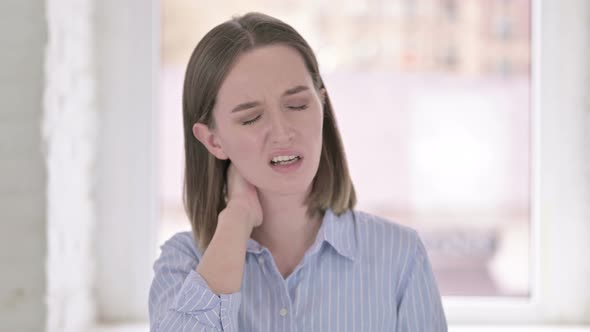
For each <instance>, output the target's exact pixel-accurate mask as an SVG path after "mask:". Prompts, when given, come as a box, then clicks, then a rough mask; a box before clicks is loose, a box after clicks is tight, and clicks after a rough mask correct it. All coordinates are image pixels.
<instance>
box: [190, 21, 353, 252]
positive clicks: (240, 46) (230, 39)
mask: <svg viewBox="0 0 590 332" xmlns="http://www.w3.org/2000/svg"><path fill="white" fill-rule="evenodd" d="M271 44H283V45H287V46H290V47H293V48H294V49H295V50H297V51H298V52H299V54H300V55H301V56H302V57H303V60H304V61H305V65H306V67H307V70H308V71H309V74H310V75H311V77H312V80H313V82H314V85H315V88H316V89H317V90H318V91H319V89H321V88H324V89H325V85H324V83H323V81H322V78H321V77H320V72H319V68H318V63H317V60H316V58H315V55H314V53H313V51H312V49H311V47H310V46H309V45H308V44H307V42H306V41H305V40H304V39H303V37H301V35H299V33H297V31H295V29H293V28H292V27H291V26H289V25H288V24H286V23H284V22H282V21H280V20H278V19H275V18H273V17H270V16H268V15H264V14H261V13H248V14H246V15H244V16H241V17H234V18H232V19H231V20H229V21H227V22H224V23H222V24H220V25H218V26H216V27H215V28H213V29H212V30H211V31H209V32H208V33H207V34H206V35H205V37H203V39H202V40H201V41H200V42H199V43H198V44H197V46H196V47H195V50H194V51H193V53H192V55H191V58H190V60H189V63H188V66H187V69H186V75H185V80H184V92H183V100H182V108H183V121H184V150H185V163H186V164H185V165H186V166H185V174H184V207H185V210H186V213H187V215H188V217H189V219H190V222H191V226H192V230H193V237H194V239H195V242H196V243H197V244H198V246H199V248H200V249H201V250H202V251H203V252H204V250H205V249H206V248H207V246H208V245H209V243H210V241H211V238H212V237H213V234H214V233H215V229H216V227H217V217H218V214H219V213H220V212H221V211H222V210H223V209H224V208H225V206H226V201H225V191H226V187H225V181H226V171H227V168H228V166H229V160H220V159H217V158H216V157H215V156H214V155H213V154H211V153H209V151H208V150H207V149H206V148H205V146H204V145H203V144H201V142H199V141H198V140H197V139H196V138H195V137H194V136H193V130H192V128H193V125H194V124H195V123H197V122H200V123H203V124H205V125H207V126H208V127H209V128H215V123H214V117H213V107H214V105H215V99H216V96H217V93H218V91H219V89H220V87H221V84H222V82H223V80H224V78H225V76H226V75H227V73H228V72H229V69H230V67H231V65H232V64H233V63H234V62H235V61H236V59H237V58H238V57H239V56H240V55H241V54H243V53H244V52H247V51H248V50H251V49H253V48H255V47H260V46H265V45H271ZM305 204H306V205H307V207H308V209H307V214H308V216H312V215H313V214H314V212H317V211H318V210H321V211H325V210H326V209H327V208H331V209H332V211H333V212H334V213H335V214H336V215H340V214H341V213H343V212H345V211H346V210H348V209H353V208H354V206H355V204H356V194H355V190H354V186H353V184H352V181H351V179H350V175H349V172H348V165H347V162H346V156H345V153H344V147H343V144H342V140H341V138H340V133H339V132H338V127H337V125H336V119H335V118H334V114H333V111H332V105H331V103H330V98H329V97H328V94H327V91H326V98H325V101H324V120H323V137H322V152H321V157H320V164H319V168H318V171H317V174H316V175H315V177H314V179H313V183H312V189H311V191H310V194H309V195H308V197H307V198H306V201H305Z"/></svg>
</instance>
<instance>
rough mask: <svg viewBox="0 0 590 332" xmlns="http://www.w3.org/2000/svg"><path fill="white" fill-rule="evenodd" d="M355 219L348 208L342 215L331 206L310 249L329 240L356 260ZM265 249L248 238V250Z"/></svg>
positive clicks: (339, 250)
mask: <svg viewBox="0 0 590 332" xmlns="http://www.w3.org/2000/svg"><path fill="white" fill-rule="evenodd" d="M353 219H354V213H353V212H352V211H351V210H347V211H345V212H344V213H342V214H340V215H336V214H335V213H334V212H333V211H332V209H330V208H328V209H327V210H325V212H324V218H323V220H322V225H321V226H320V229H319V231H318V234H317V237H316V241H315V243H314V244H313V245H312V246H311V248H310V249H309V251H310V252H311V254H314V253H316V252H317V251H319V250H320V249H321V248H322V244H323V243H324V242H327V243H328V244H329V245H331V246H332V247H333V248H334V249H335V250H336V252H338V253H339V254H340V255H342V256H344V257H346V258H348V259H350V260H353V261H354V260H355V259H356V252H357V250H356V248H357V243H356V234H355V227H354V226H355V225H354V220H353ZM265 249H266V248H263V247H262V246H261V245H260V244H259V243H258V242H257V241H256V240H254V239H252V238H250V239H248V242H247V247H246V251H247V252H250V253H254V254H259V253H261V252H262V251H263V250H265Z"/></svg>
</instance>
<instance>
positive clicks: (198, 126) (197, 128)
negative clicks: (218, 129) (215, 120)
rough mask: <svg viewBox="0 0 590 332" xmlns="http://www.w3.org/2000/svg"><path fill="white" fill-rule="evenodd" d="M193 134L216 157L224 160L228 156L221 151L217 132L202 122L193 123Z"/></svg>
mask: <svg viewBox="0 0 590 332" xmlns="http://www.w3.org/2000/svg"><path fill="white" fill-rule="evenodd" d="M193 136H195V138H196V139H198V140H199V142H201V144H203V145H204V146H205V148H207V150H208V151H209V152H210V153H211V154H212V155H214V156H215V157H216V158H217V159H221V160H226V159H229V157H228V156H227V155H226V154H225V152H224V151H223V148H222V147H221V144H220V143H219V138H218V137H217V134H216V133H214V132H213V131H211V130H210V129H209V127H207V125H204V124H202V123H198V122H197V123H195V124H194V125H193Z"/></svg>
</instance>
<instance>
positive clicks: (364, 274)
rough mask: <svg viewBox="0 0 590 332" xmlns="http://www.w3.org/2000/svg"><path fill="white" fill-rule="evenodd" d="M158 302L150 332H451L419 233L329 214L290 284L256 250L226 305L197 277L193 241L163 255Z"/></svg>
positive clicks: (359, 215)
mask: <svg viewBox="0 0 590 332" xmlns="http://www.w3.org/2000/svg"><path fill="white" fill-rule="evenodd" d="M161 250H162V252H161V255H160V257H159V258H158V259H157V260H156V262H155V264H154V271H155V276H154V280H153V282H152V286H151V289H150V294H149V314H150V331H151V332H156V331H158V332H172V331H174V332H177V331H270V332H277V331H306V332H307V331H313V332H319V331H321V332H329V331H338V332H342V331H362V332H368V331H407V332H410V331H411V332H439V331H447V324H446V319H445V314H444V311H443V308H442V305H441V298H440V294H439V291H438V287H437V285H436V282H435V279H434V275H433V273H432V268H431V265H430V262H429V260H428V256H427V254H426V251H425V248H424V245H423V243H422V241H421V240H420V238H419V237H418V235H417V233H416V232H415V231H414V230H412V229H410V228H408V227H405V226H402V225H398V224H395V223H393V222H390V221H388V220H386V219H383V218H380V217H377V216H374V215H371V214H369V213H366V212H362V211H358V210H354V211H350V210H349V211H347V212H346V213H343V214H341V215H340V216H336V215H335V214H334V213H333V212H332V211H331V210H330V209H328V210H326V211H325V214H324V218H323V221H322V225H321V226H320V229H319V231H318V234H317V237H316V241H315V242H314V244H313V245H312V246H311V247H310V248H309V249H308V250H307V252H306V253H305V255H304V257H303V259H302V260H301V262H300V263H299V265H298V266H297V267H296V268H295V269H294V270H293V272H292V273H291V274H290V275H289V276H288V277H287V278H286V279H285V278H283V276H282V275H281V273H280V272H279V270H278V269H277V266H276V264H275V261H274V259H273V257H272V255H271V253H270V251H269V250H268V249H267V248H265V247H262V246H261V245H260V244H258V242H256V241H255V240H253V239H249V240H248V244H247V250H246V258H245V259H246V263H245V266H244V275H243V278H242V284H241V288H240V290H239V291H238V292H236V293H232V294H220V295H217V294H215V293H213V292H212V291H211V289H210V288H209V287H208V286H207V283H206V281H205V280H204V279H203V278H202V277H201V275H199V273H197V272H196V271H195V269H196V266H197V264H198V263H199V258H200V257H201V252H199V250H198V249H197V248H196V246H195V245H194V242H193V237H192V235H191V233H190V232H182V233H177V234H176V235H174V236H173V237H172V238H171V239H169V240H168V241H166V242H165V243H164V244H163V245H162V246H161Z"/></svg>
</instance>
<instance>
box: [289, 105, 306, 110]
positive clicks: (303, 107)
mask: <svg viewBox="0 0 590 332" xmlns="http://www.w3.org/2000/svg"><path fill="white" fill-rule="evenodd" d="M289 109H292V110H304V109H307V105H301V106H289Z"/></svg>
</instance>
